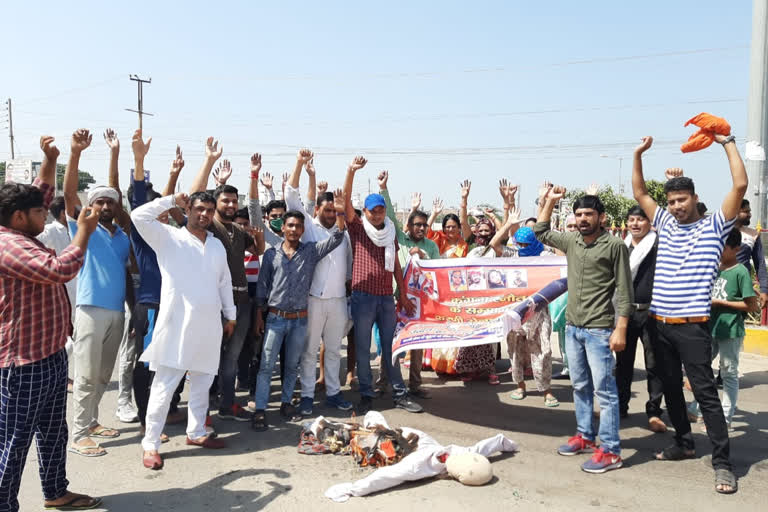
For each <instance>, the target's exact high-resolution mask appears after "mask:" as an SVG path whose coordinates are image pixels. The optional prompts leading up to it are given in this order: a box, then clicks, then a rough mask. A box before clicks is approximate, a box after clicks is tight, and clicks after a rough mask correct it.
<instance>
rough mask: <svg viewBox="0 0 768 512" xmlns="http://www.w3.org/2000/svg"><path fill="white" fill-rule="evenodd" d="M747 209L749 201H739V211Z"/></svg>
mask: <svg viewBox="0 0 768 512" xmlns="http://www.w3.org/2000/svg"><path fill="white" fill-rule="evenodd" d="M744 208H749V199H742V200H741V209H742V210H743V209H744Z"/></svg>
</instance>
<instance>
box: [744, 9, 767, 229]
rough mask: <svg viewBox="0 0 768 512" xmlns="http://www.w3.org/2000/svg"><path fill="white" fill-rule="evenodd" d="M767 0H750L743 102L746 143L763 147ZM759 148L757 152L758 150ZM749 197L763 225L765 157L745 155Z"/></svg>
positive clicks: (764, 138)
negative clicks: (745, 98) (746, 98)
mask: <svg viewBox="0 0 768 512" xmlns="http://www.w3.org/2000/svg"><path fill="white" fill-rule="evenodd" d="M766 37H768V4H767V3H766V1H765V0H754V2H753V9H752V51H751V56H750V62H749V101H748V102H747V147H748V151H747V153H749V146H752V147H754V146H755V145H756V144H757V145H759V148H762V149H763V151H765V148H766V146H768V76H766V72H768V41H766ZM759 148H755V149H758V151H757V152H758V153H759ZM745 157H746V162H745V164H746V167H747V175H748V176H749V183H750V185H751V186H750V188H749V192H751V194H749V195H751V196H752V197H749V195H748V196H747V197H748V198H749V199H756V200H757V204H756V205H754V206H753V208H754V209H755V210H756V212H757V221H758V223H760V225H761V226H762V227H763V228H765V226H766V222H767V221H768V201H766V199H767V198H766V194H768V169H767V168H766V165H765V157H764V156H763V158H762V160H761V159H759V158H760V155H759V154H757V155H750V154H747V155H745Z"/></svg>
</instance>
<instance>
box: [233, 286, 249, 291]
mask: <svg viewBox="0 0 768 512" xmlns="http://www.w3.org/2000/svg"><path fill="white" fill-rule="evenodd" d="M232 291H233V292H247V291H248V287H247V286H233V287H232Z"/></svg>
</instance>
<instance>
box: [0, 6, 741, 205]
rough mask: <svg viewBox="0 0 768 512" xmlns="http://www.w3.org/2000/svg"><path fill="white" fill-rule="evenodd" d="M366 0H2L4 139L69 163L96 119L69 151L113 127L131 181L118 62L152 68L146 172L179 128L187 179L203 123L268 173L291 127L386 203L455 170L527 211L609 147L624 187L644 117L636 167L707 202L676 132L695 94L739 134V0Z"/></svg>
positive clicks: (594, 167)
mask: <svg viewBox="0 0 768 512" xmlns="http://www.w3.org/2000/svg"><path fill="white" fill-rule="evenodd" d="M46 3H48V2H46ZM368 4H369V3H367V2H366V3H363V2H360V3H358V4H354V5H353V4H352V3H351V2H333V1H328V2H313V3H303V2H290V3H289V2H270V3H261V2H259V3H257V2H225V1H221V2H216V3H210V2H207V3H202V2H184V3H181V2H173V3H172V2H140V1H137V2H131V3H125V2H119V3H109V4H107V3H96V2H82V3H81V4H71V3H58V2H57V3H52V2H51V5H49V6H40V5H39V4H32V3H27V2H7V3H6V4H5V5H4V6H3V14H4V16H3V18H4V19H6V20H13V22H12V23H4V24H3V30H4V40H5V41H6V44H7V46H6V50H5V51H4V52H2V55H0V69H2V70H3V73H2V75H3V79H2V80H0V98H2V99H3V101H4V100H5V98H7V97H10V98H12V99H13V104H14V127H15V132H16V141H17V153H20V154H21V156H22V157H27V158H29V157H32V158H36V159H39V158H40V152H39V150H38V149H37V139H38V137H39V135H40V134H42V133H50V134H52V135H54V136H56V137H57V143H58V145H59V147H60V148H61V149H62V153H63V155H62V157H61V161H62V162H65V161H66V153H68V140H69V134H71V132H72V131H73V130H74V129H76V128H78V127H86V128H89V129H91V130H92V131H94V132H96V133H97V137H94V144H93V145H92V147H91V148H90V149H89V150H88V151H87V153H86V154H85V155H84V157H83V160H82V162H81V168H83V169H84V170H88V171H90V172H91V173H92V174H94V176H95V177H96V178H97V180H99V181H102V180H104V179H105V178H106V170H107V152H106V146H105V144H104V141H103V139H102V138H101V132H103V130H104V129H105V128H107V127H113V128H114V129H115V130H117V132H118V135H119V136H120V138H121V142H122V146H123V151H122V154H121V170H122V171H123V180H122V181H123V185H124V186H127V180H128V175H127V173H128V169H129V168H130V167H131V164H132V156H131V154H130V136H131V133H132V132H133V130H134V129H135V128H136V127H137V120H136V116H135V114H131V113H129V112H126V111H125V110H124V109H125V108H135V107H136V86H135V83H134V82H130V81H129V80H128V75H129V74H131V73H138V74H139V75H141V76H143V77H147V76H149V77H151V78H152V84H151V85H149V86H147V87H146V88H145V93H144V96H145V109H146V110H147V111H149V112H152V113H154V114H155V117H150V118H145V124H144V127H145V134H146V135H147V136H153V137H154V140H153V144H152V150H151V152H150V155H149V157H148V162H147V167H148V168H149V169H151V170H152V171H153V175H152V180H153V181H154V182H156V183H162V182H163V181H164V179H165V177H166V176H167V171H166V169H167V168H168V166H169V163H170V160H171V158H172V155H173V151H174V149H175V146H176V144H179V145H181V146H182V149H183V150H184V155H185V160H186V163H187V166H186V167H185V170H184V172H183V175H182V179H181V181H182V183H183V184H184V185H188V184H189V183H190V182H191V179H192V175H193V174H194V173H195V172H196V170H197V168H198V167H199V165H200V162H201V158H202V155H203V148H204V146H203V141H204V140H205V137H206V136H208V135H213V136H216V137H217V138H218V139H219V140H220V141H221V143H222V144H223V146H224V155H225V157H227V158H229V159H230V160H231V161H232V162H233V166H234V168H235V173H236V175H235V177H234V178H233V179H232V182H233V184H235V185H236V186H239V187H241V188H244V187H246V184H247V175H248V172H247V171H248V169H247V159H248V156H249V155H250V154H251V153H253V152H255V151H259V152H261V153H262V154H263V155H264V169H265V170H267V171H270V172H272V173H273V174H280V173H282V172H284V171H286V170H288V169H290V168H291V167H292V164H293V161H294V156H293V155H294V154H295V150H296V149H297V148H298V147H301V146H307V147H310V148H312V149H313V150H315V153H316V155H317V156H316V167H317V169H318V173H319V175H320V178H321V179H326V180H327V181H329V182H330V183H331V185H332V186H336V185H339V186H340V185H341V183H342V180H343V175H344V171H345V168H346V164H347V162H348V161H349V160H350V159H351V158H352V156H354V155H355V154H357V153H362V154H364V155H367V156H368V158H369V161H370V163H369V165H368V167H366V169H365V170H364V171H361V173H359V177H358V182H357V185H358V186H357V187H356V190H357V191H358V192H360V193H365V192H367V188H368V178H371V184H372V185H371V186H372V187H374V188H375V175H376V174H377V173H378V171H379V170H381V169H388V170H389V171H390V190H391V192H392V196H393V198H394V200H395V201H398V202H400V203H402V202H403V201H404V199H405V198H406V197H407V196H409V194H410V192H412V191H421V192H422V193H423V196H424V200H425V203H426V205H427V206H429V205H431V201H432V199H433V198H434V197H435V196H436V195H439V196H440V197H442V198H443V199H444V200H445V201H446V203H447V204H451V205H454V204H457V202H458V194H459V187H458V183H459V181H461V180H463V179H464V178H470V179H471V180H472V181H473V189H472V196H471V203H473V204H476V203H480V202H492V203H494V204H499V203H500V198H499V196H498V191H497V183H498V179H499V178H501V177H506V178H508V179H510V180H512V181H513V182H516V183H519V184H520V185H521V192H522V201H523V210H524V213H528V214H530V213H533V205H532V201H533V197H534V194H535V189H536V188H537V186H538V184H539V183H540V182H541V181H542V180H543V179H544V178H548V179H550V180H552V181H555V182H558V183H562V184H564V185H566V186H568V187H576V186H581V187H583V186H584V185H586V184H588V183H590V182H592V181H597V182H600V183H608V184H611V185H613V186H614V188H615V187H616V186H617V184H618V181H619V173H618V171H619V160H618V158H619V157H623V158H624V160H623V173H622V178H623V180H622V181H623V184H624V186H625V188H626V190H627V192H629V172H630V166H631V155H632V149H633V147H634V145H635V144H636V142H637V141H639V139H640V137H641V136H643V135H648V134H650V135H654V137H655V138H656V140H657V141H658V143H657V146H656V147H654V149H653V150H652V152H650V153H649V154H648V157H647V159H646V171H647V176H648V177H656V178H659V177H661V175H662V174H663V170H664V169H665V168H666V167H677V166H679V167H683V168H684V169H685V170H686V173H687V174H688V175H690V176H691V177H693V178H694V180H695V181H696V183H697V188H698V191H699V194H700V197H701V199H702V200H703V201H704V202H706V203H708V204H710V205H716V204H717V203H719V202H720V201H721V199H722V196H723V195H724V190H725V188H726V187H728V186H729V183H730V178H729V173H728V166H727V163H726V160H725V156H724V155H723V152H722V150H720V148H719V147H718V148H710V149H708V150H706V151H703V152H700V153H695V154H689V155H683V154H681V153H680V151H679V145H680V144H682V143H683V142H684V141H685V140H686V138H687V137H688V135H689V134H690V133H691V132H692V130H690V129H688V128H684V127H683V123H684V121H685V120H686V119H688V118H689V117H692V116H693V115H695V114H697V113H699V112H701V111H708V112H712V113H715V114H718V115H722V116H724V117H726V118H727V119H728V120H729V121H730V122H731V125H732V126H733V130H734V133H735V134H736V135H737V136H739V137H740V140H743V137H744V136H745V135H746V134H745V130H746V127H745V123H746V110H747V102H746V100H747V94H748V78H749V44H750V36H751V34H750V32H751V14H752V12H751V10H752V2H750V1H747V0H738V1H736V2H730V3H728V4H727V5H726V4H724V3H723V2H720V1H717V2H716V1H706V2H701V1H700V2H689V1H685V2H660V1H648V2H644V3H640V4H638V3H630V2H615V1H594V2H566V1H550V2H517V1H515V2H513V1H507V2H472V3H470V2H445V1H443V2H388V3H386V5H384V4H377V5H375V6H374V5H368ZM2 124H3V126H4V123H2ZM0 135H2V136H3V139H0V160H5V159H7V158H8V157H9V156H10V155H9V153H10V152H9V149H8V148H9V145H8V142H7V130H0ZM742 149H743V145H742ZM600 155H607V156H608V158H605V157H603V158H601V156H600ZM17 156H18V155H17Z"/></svg>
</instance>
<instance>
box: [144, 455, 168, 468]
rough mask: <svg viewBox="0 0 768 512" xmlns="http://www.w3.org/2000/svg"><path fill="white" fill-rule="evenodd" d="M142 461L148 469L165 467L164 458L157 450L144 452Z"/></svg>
mask: <svg viewBox="0 0 768 512" xmlns="http://www.w3.org/2000/svg"><path fill="white" fill-rule="evenodd" d="M141 462H142V463H143V464H144V467H145V468H147V469H152V470H158V469H162V468H163V458H162V457H161V456H160V454H159V453H157V452H155V453H149V452H144V456H143V457H142V459H141Z"/></svg>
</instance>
